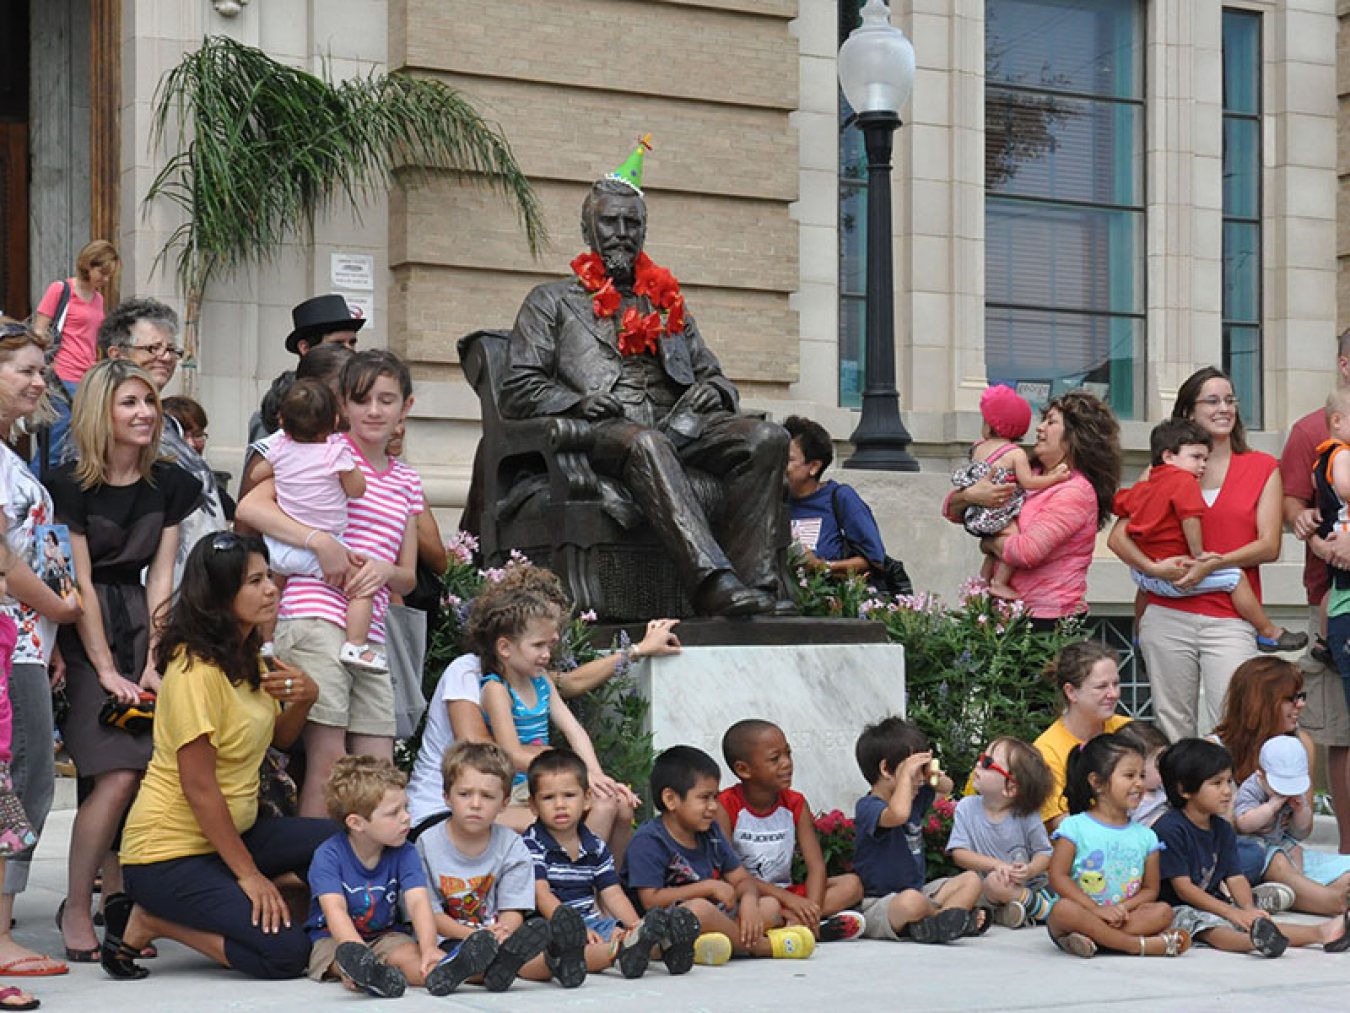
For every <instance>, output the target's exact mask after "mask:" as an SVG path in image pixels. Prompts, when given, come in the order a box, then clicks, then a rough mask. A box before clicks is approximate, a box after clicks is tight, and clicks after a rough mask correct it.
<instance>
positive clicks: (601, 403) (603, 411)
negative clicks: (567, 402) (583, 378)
mask: <svg viewBox="0 0 1350 1013" xmlns="http://www.w3.org/2000/svg"><path fill="white" fill-rule="evenodd" d="M577 410H578V411H579V412H580V413H581V417H582V418H583V419H586V420H587V421H588V422H595V421H597V420H599V419H605V418H617V417H618V416H620V415H622V414H623V405H621V404H620V403H619V399H618V398H616V397H615V396H614V395H613V394H588V395H586V397H583V398H582V399H581V400H580V401H579V402H578V403H577Z"/></svg>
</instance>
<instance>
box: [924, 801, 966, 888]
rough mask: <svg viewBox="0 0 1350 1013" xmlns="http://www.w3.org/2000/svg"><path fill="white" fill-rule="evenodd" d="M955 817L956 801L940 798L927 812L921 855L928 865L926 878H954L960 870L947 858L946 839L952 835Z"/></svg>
mask: <svg viewBox="0 0 1350 1013" xmlns="http://www.w3.org/2000/svg"><path fill="white" fill-rule="evenodd" d="M955 815H956V800H955V799H952V798H940V799H938V800H937V801H936V802H934V803H933V808H932V809H930V810H929V811H928V822H927V823H925V824H924V825H923V854H924V859H925V861H927V863H928V878H929V879H930V880H931V879H937V878H938V877H939V876H955V875H956V874H957V873H958V872H960V871H961V870H960V869H959V868H958V867H957V865H956V863H955V862H953V861H952V860H951V859H950V858H948V857H947V852H946V850H945V849H946V847H947V838H948V837H950V836H951V834H952V818H953V817H954V816H955Z"/></svg>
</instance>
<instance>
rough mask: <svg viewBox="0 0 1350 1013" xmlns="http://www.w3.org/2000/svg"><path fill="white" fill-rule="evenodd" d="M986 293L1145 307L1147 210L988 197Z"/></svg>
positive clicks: (1112, 307)
mask: <svg viewBox="0 0 1350 1013" xmlns="http://www.w3.org/2000/svg"><path fill="white" fill-rule="evenodd" d="M984 231H985V238H984V261H985V299H986V300H987V301H988V302H992V303H1014V304H1017V305H1019V306H1027V305H1031V306H1054V307H1062V308H1066V309H1084V310H1097V311H1101V312H1115V313H1143V312H1144V277H1143V258H1142V256H1141V254H1142V252H1143V249H1144V246H1143V235H1144V215H1143V213H1142V212H1139V211H1114V210H1108V209H1105V208H1092V207H1070V206H1064V205H1054V204H1043V203H1041V202H1039V201H1027V200H1009V199H1007V198H998V197H993V196H990V197H987V198H986V200H985V230H984Z"/></svg>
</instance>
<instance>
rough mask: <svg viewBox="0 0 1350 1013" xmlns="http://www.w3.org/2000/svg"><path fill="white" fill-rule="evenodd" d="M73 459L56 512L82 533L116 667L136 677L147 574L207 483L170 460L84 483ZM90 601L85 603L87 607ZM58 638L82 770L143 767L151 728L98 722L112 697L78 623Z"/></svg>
mask: <svg viewBox="0 0 1350 1013" xmlns="http://www.w3.org/2000/svg"><path fill="white" fill-rule="evenodd" d="M71 472H72V466H71V465H69V464H66V465H62V466H61V467H60V468H58V469H57V470H56V471H55V472H53V473H52V474H51V475H49V477H48V479H47V487H48V488H49V489H50V490H51V494H52V502H53V504H54V506H55V510H56V519H57V520H58V521H60V522H62V523H64V524H68V525H70V530H71V532H72V533H74V534H80V535H84V537H85V540H86V541H87V543H88V545H89V563H90V567H91V570H92V578H93V583H94V591H95V593H96V594H97V596H98V606H99V610H100V612H101V613H102V616H103V632H104V635H105V637H106V638H107V641H108V647H109V648H110V649H111V651H112V656H113V660H114V662H115V663H116V665H117V670H118V671H119V672H120V673H121V674H122V675H123V676H124V677H125V678H127V679H130V680H131V681H132V682H139V681H140V678H141V673H143V672H144V671H145V663H146V651H147V648H148V646H149V616H148V615H147V607H146V601H145V585H144V583H143V582H142V578H141V574H142V571H144V570H145V568H146V567H147V566H149V565H150V561H151V560H152V559H154V557H155V551H156V550H157V549H158V548H159V541H160V537H161V535H162V534H163V532H164V529H165V528H170V527H173V526H175V525H176V524H178V523H180V522H181V521H182V520H183V518H184V517H186V516H187V515H188V514H189V513H191V512H192V511H193V510H195V509H196V508H197V505H198V503H199V502H200V500H201V495H202V487H201V483H200V482H198V481H197V480H196V479H195V478H193V477H192V476H191V475H189V474H188V473H187V472H185V471H184V470H183V469H182V468H179V467H177V466H176V465H173V464H168V463H164V462H160V463H157V464H156V465H155V466H154V468H153V469H152V470H151V476H150V480H148V481H147V480H146V479H141V480H140V481H138V482H135V483H133V484H132V485H97V486H94V487H93V488H92V489H87V490H85V489H81V488H80V486H79V483H78V482H76V481H75V479H74V478H73V477H72V474H71ZM91 604H92V603H91V602H85V603H84V607H85V608H89V607H90V606H91ZM57 644H58V645H59V646H60V648H61V654H62V656H63V657H64V658H65V662H66V693H67V696H68V697H69V698H70V712H69V714H68V715H67V716H66V719H65V721H64V722H63V723H62V725H61V734H62V738H63V739H64V741H65V744H66V751H67V752H68V753H69V754H70V758H71V759H72V760H74V761H75V766H76V768H77V769H78V770H79V772H80V776H81V777H92V776H94V775H96V774H104V773H107V772H108V771H110V770H144V769H145V766H146V764H147V763H149V761H150V748H151V745H152V736H151V734H150V733H148V732H147V733H145V734H142V735H129V734H128V733H127V732H124V731H122V730H121V729H119V728H108V727H106V726H104V725H101V724H99V720H98V712H99V708H100V707H102V706H103V702H104V700H106V699H107V697H108V693H107V691H106V690H105V689H104V688H103V687H102V686H101V685H99V681H98V674H97V673H96V672H95V671H94V666H93V664H92V663H91V662H90V660H89V655H88V654H87V653H85V649H84V642H83V641H81V640H80V634H79V631H78V629H77V628H76V627H75V626H74V625H71V626H63V627H61V631H60V633H59V634H58V636H57Z"/></svg>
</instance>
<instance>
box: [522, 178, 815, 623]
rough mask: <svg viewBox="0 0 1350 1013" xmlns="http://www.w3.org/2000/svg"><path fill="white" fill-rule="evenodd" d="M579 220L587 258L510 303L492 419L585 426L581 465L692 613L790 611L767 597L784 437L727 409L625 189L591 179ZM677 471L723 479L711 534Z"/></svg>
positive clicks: (781, 538)
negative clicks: (638, 515) (587, 439)
mask: <svg viewBox="0 0 1350 1013" xmlns="http://www.w3.org/2000/svg"><path fill="white" fill-rule="evenodd" d="M581 228H582V235H583V237H584V238H585V240H586V242H587V244H588V245H589V246H590V249H591V253H589V254H582V255H581V256H579V257H578V258H577V259H576V260H574V261H573V262H572V267H573V270H574V271H575V272H576V276H575V277H573V278H569V279H567V280H564V281H554V282H549V283H546V284H543V285H539V286H537V287H536V288H535V289H534V290H533V291H532V292H530V294H529V295H528V296H526V297H525V301H524V303H523V304H522V305H521V308H520V313H519V314H518V315H517V317H516V322H515V326H514V328H513V329H512V331H511V338H510V365H509V368H508V371H507V375H506V380H505V382H504V383H503V385H502V412H503V414H505V415H507V416H510V417H514V418H533V417H538V416H547V415H560V416H568V417H572V418H581V419H586V420H587V421H589V422H590V423H591V425H592V428H593V433H594V442H593V444H592V446H591V450H590V459H591V463H592V465H593V467H594V468H595V470H596V471H597V472H600V473H602V474H607V475H610V476H613V477H614V478H617V479H618V480H620V481H622V482H623V483H624V485H625V486H626V487H627V488H628V489H629V491H630V492H631V493H632V495H633V497H634V499H635V500H636V501H637V504H638V506H639V507H640V508H641V510H642V512H643V513H644V514H645V516H646V517H647V520H648V521H649V522H650V523H651V524H652V525H653V527H654V528H655V529H656V530H657V532H658V533H659V534H660V536H661V537H662V538H663V539H664V540H665V542H666V543H667V546H668V549H669V551H670V553H671V555H672V556H673V557H674V559H675V562H676V566H677V568H678V570H679V573H680V576H681V579H682V580H683V582H684V586H685V589H686V591H687V592H688V594H689V598H690V600H691V601H692V602H693V604H694V608H695V609H696V610H697V611H698V612H699V613H700V614H703V615H747V614H752V613H782V612H789V611H791V610H792V607H791V603H790V602H787V601H783V600H780V598H779V595H780V582H779V550H780V549H781V548H782V546H783V545H784V544H785V543H786V536H785V534H784V532H785V527H784V521H783V509H784V507H783V502H784V501H783V474H784V468H785V465H786V461H787V450H788V436H787V432H786V431H785V430H784V429H783V428H782V427H781V426H779V425H777V424H775V423H772V422H767V421H764V420H761V419H757V418H753V417H750V416H746V415H741V414H739V412H738V404H739V399H738V395H737V392H736V387H735V385H733V384H732V382H731V381H730V380H728V379H727V378H726V377H725V376H724V375H723V374H722V369H721V366H720V365H719V364H718V362H717V358H716V356H714V355H713V353H712V352H711V351H709V349H708V347H707V345H705V344H704V342H703V338H702V336H701V335H700V334H699V331H698V326H697V325H696V324H695V323H694V319H693V317H692V316H690V315H689V314H687V313H686V312H685V309H684V299H683V296H681V295H680V293H679V284H678V282H676V281H675V278H674V276H673V275H671V274H670V272H669V271H666V270H664V269H663V268H660V267H657V266H656V265H655V264H653V263H652V262H651V260H650V259H649V258H647V257H646V255H645V254H643V252H642V247H643V242H644V240H645V238H646V232H647V207H646V203H645V201H644V200H643V197H642V193H641V191H640V190H638V189H637V188H636V186H635V185H634V184H632V183H629V182H625V181H624V180H623V179H621V178H619V177H616V176H611V177H609V178H606V179H602V180H600V181H599V182H597V183H595V184H594V185H593V186H592V187H591V191H590V193H589V194H588V195H587V198H586V201H585V203H584V204H583V206H582V212H581ZM686 467H695V468H698V469H700V470H702V471H705V472H708V473H710V474H713V475H715V476H717V477H718V478H720V480H721V481H722V483H723V485H724V490H725V496H724V500H725V502H726V503H727V504H728V507H727V508H726V509H724V510H721V511H720V512H719V516H718V517H717V518H716V527H717V530H716V531H714V530H713V526H712V525H710V523H709V520H708V518H707V517H706V516H705V515H704V512H703V509H702V508H701V506H700V505H699V503H698V500H697V498H696V497H695V494H694V490H693V488H692V487H691V485H690V483H689V479H688V477H687V476H686V474H685V468H686Z"/></svg>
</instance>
